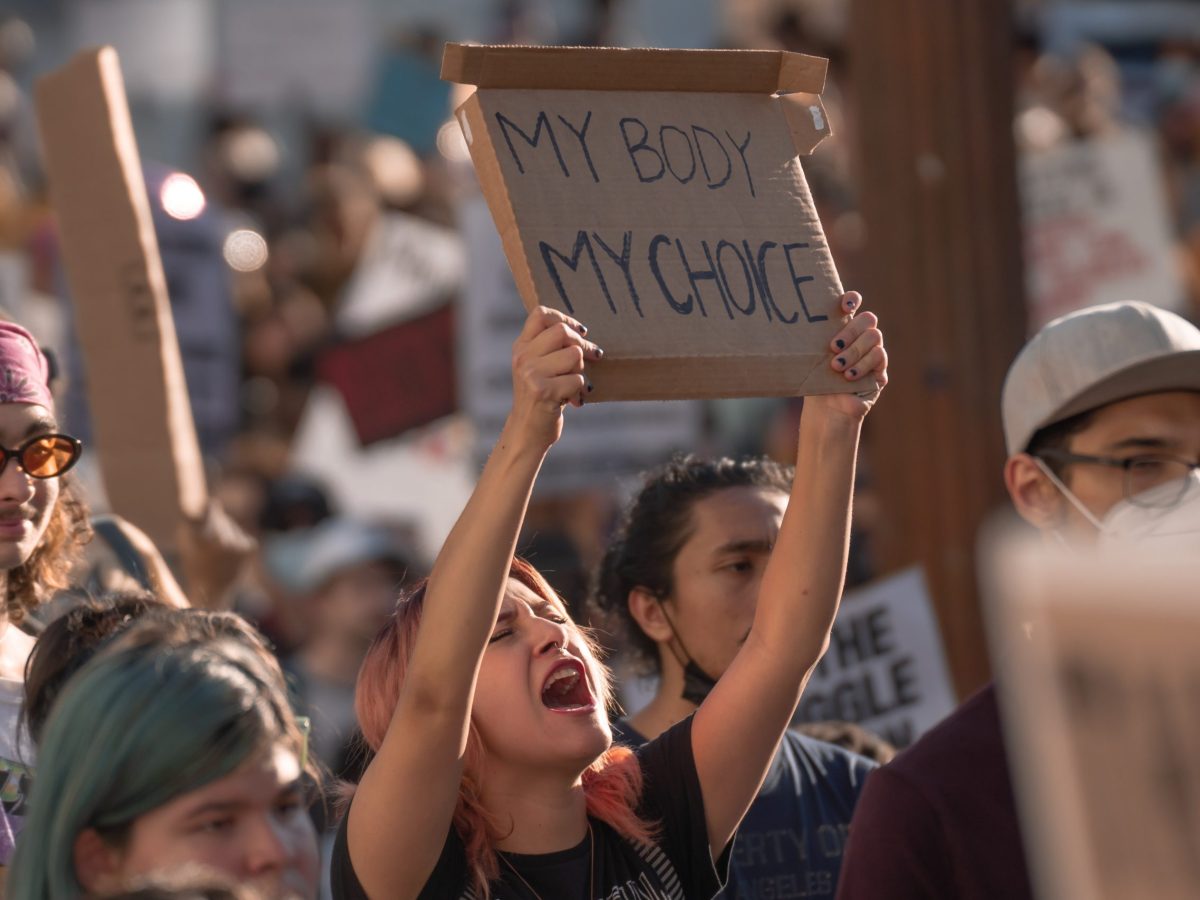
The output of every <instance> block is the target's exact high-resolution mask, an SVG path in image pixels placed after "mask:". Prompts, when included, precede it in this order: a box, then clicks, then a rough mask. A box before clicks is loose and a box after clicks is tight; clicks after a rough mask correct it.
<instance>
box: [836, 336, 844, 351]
mask: <svg viewBox="0 0 1200 900" xmlns="http://www.w3.org/2000/svg"><path fill="white" fill-rule="evenodd" d="M834 344H835V345H836V346H837V348H838V349H839V350H845V349H846V342H845V341H843V340H842V339H841V338H838V339H837V340H836V341H835V342H834Z"/></svg>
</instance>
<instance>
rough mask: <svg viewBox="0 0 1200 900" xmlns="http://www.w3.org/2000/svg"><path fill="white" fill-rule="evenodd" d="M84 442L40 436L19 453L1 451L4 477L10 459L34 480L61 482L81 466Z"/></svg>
mask: <svg viewBox="0 0 1200 900" xmlns="http://www.w3.org/2000/svg"><path fill="white" fill-rule="evenodd" d="M82 453H83V442H82V441H80V440H79V439H78V438H73V437H71V436H70V435H68V434H39V435H38V436H37V437H34V438H30V439H29V440H27V441H26V442H25V443H23V444H22V445H21V446H20V447H18V448H17V449H16V450H9V449H8V448H7V447H0V474H3V473H4V470H5V468H7V466H8V461H9V460H10V459H15V460H16V461H17V465H18V466H20V467H21V471H22V472H24V473H25V474H26V475H28V476H29V477H30V478H57V477H58V476H59V475H62V474H63V473H65V472H66V471H67V470H68V469H70V468H71V466H73V465H75V463H77V462H79V456H80V454H82Z"/></svg>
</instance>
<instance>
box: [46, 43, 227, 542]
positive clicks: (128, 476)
mask: <svg viewBox="0 0 1200 900" xmlns="http://www.w3.org/2000/svg"><path fill="white" fill-rule="evenodd" d="M36 100H37V114H38V125H39V128H40V132H41V140H42V147H43V151H44V154H45V162H46V168H47V171H48V172H49V180H50V196H51V200H52V201H53V204H54V209H55V212H56V213H57V216H58V223H59V230H60V235H61V240H62V253H63V258H64V260H65V262H66V269H67V278H68V281H69V284H70V288H71V295H72V297H73V298H74V302H75V305H76V308H75V316H76V323H77V328H78V331H79V340H80V343H81V345H82V347H83V352H84V354H85V357H86V362H87V371H88V397H89V400H90V403H91V409H92V416H93V419H94V427H95V434H96V446H95V447H94V448H89V449H90V450H91V451H92V452H96V453H97V454H98V455H99V458H100V465H101V469H102V471H103V473H104V481H105V486H106V488H107V493H108V497H109V500H110V502H111V504H112V508H113V510H114V511H115V512H117V513H119V514H120V515H122V516H124V517H125V518H127V519H129V520H130V521H131V522H133V523H135V524H136V525H137V526H138V527H139V528H141V529H142V530H144V531H145V532H146V533H147V534H149V535H150V537H151V538H152V539H153V540H154V542H155V543H156V544H157V545H158V546H159V547H160V548H162V549H163V550H164V551H169V550H170V549H171V548H174V547H175V546H176V544H177V529H178V527H179V525H180V522H181V519H182V517H185V516H186V517H189V518H199V517H200V516H201V515H202V514H203V513H204V510H205V506H206V503H207V489H206V487H205V481H204V469H203V466H202V464H201V459H200V448H199V445H198V443H197V441H196V429H195V425H194V424H193V422H192V411H191V407H190V406H189V404H188V396H187V386H186V384H185V382H184V374H183V365H182V363H181V361H180V356H179V345H178V343H177V341H176V339H175V325H174V321H173V320H172V318H171V306H170V303H169V301H168V297H167V284H166V278H165V277H164V275H163V268H162V261H161V260H160V258H159V253H158V244H157V242H156V239H155V233H154V223H153V221H152V220H151V216H150V207H149V202H148V200H147V197H146V187H145V182H144V181H143V178H142V166H141V161H140V159H139V157H138V152H137V143H136V141H135V139H134V134H133V127H132V124H131V122H130V118H129V107H128V104H127V102H126V99H125V90H124V85H123V83H122V80H121V70H120V65H119V63H118V61H117V54H116V51H114V50H113V49H112V48H111V47H104V48H101V49H99V50H91V51H86V52H84V53H81V54H79V55H78V56H77V57H75V59H74V60H72V61H71V62H70V63H68V64H67V65H66V66H64V67H63V68H62V69H59V70H58V71H56V72H53V73H51V74H50V75H47V76H46V77H44V78H42V79H41V80H40V81H39V82H38V84H37V87H36Z"/></svg>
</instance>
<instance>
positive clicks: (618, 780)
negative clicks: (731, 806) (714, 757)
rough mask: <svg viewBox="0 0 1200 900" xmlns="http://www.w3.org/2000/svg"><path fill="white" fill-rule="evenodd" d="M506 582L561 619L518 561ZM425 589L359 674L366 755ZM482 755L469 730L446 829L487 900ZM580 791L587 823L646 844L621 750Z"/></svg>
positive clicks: (593, 649)
mask: <svg viewBox="0 0 1200 900" xmlns="http://www.w3.org/2000/svg"><path fill="white" fill-rule="evenodd" d="M508 574H509V577H510V578H512V579H514V580H515V581H518V582H520V583H521V584H523V585H525V587H527V588H529V590H531V591H533V592H534V593H535V594H537V595H538V596H539V597H542V598H543V599H545V600H548V601H549V602H551V603H554V604H556V605H558V606H559V607H561V608H562V609H563V611H564V613H565V612H566V607H565V604H563V602H562V600H561V598H559V597H558V595H557V594H555V592H554V589H553V588H552V587H550V584H549V583H548V582H547V581H546V579H545V578H544V577H542V574H541V573H540V572H538V570H537V569H535V568H534V567H533V566H532V565H530V564H529V563H528V562H526V561H525V560H523V559H520V558H516V559H514V560H513V563H512V566H511V568H510V569H509V573H508ZM426 585H427V582H426V581H422V582H421V583H419V584H418V585H417V586H416V587H415V588H414V589H413V590H412V591H411V592H410V593H409V594H407V595H406V596H404V597H402V598H401V599H400V601H399V602H398V603H397V604H396V611H395V613H394V614H393V615H392V616H391V617H390V618H389V619H388V621H387V623H386V624H385V625H384V626H383V628H382V629H381V630H380V632H379V634H378V635H376V636H375V640H374V642H373V643H372V644H371V648H370V650H368V651H367V655H366V658H365V659H364V660H363V664H362V668H361V669H360V670H359V673H358V683H357V685H356V687H355V691H354V709H355V712H356V714H357V716H358V724H359V727H360V728H361V729H362V734H363V738H364V739H365V740H366V742H367V745H368V746H369V747H370V748H371V750H372V751H378V750H379V746H380V744H381V743H382V742H383V737H384V735H385V734H386V733H387V729H388V725H389V724H390V722H391V720H392V713H393V712H394V710H395V708H396V703H397V701H398V700H399V697H400V687H401V685H402V684H403V681H404V674H405V671H406V669H407V667H408V660H409V657H410V655H411V654H412V650H413V646H414V644H415V642H416V638H417V630H418V628H419V627H420V622H421V610H422V608H423V606H424V602H425V588H426ZM579 633H580V635H581V640H582V642H583V643H584V645H585V646H586V647H587V648H588V651H589V654H590V656H591V658H590V659H589V660H587V661H586V662H587V666H588V670H589V674H590V675H591V676H592V680H593V681H594V683H595V687H596V692H597V694H598V695H599V696H598V698H597V699H598V701H599V702H600V704H601V708H603V709H606V710H607V709H608V708H609V702H610V700H611V698H612V683H611V679H610V677H609V672H608V667H607V666H605V665H604V664H603V663H602V662H600V661H599V660H600V649H599V647H598V645H597V644H596V642H595V641H594V640H593V639H592V637H591V635H590V634H588V633H587V632H586V631H584V630H583V629H579ZM486 753H487V751H486V750H485V749H484V746H483V742H482V741H481V740H480V737H479V733H478V732H477V731H476V729H475V726H474V724H473V723H472V724H471V726H470V728H469V732H468V736H467V752H466V757H465V760H464V766H463V779H462V784H461V785H460V786H459V791H458V802H457V803H456V805H455V807H454V820H453V821H454V828H455V829H456V830H457V831H458V834H459V837H461V838H462V841H463V844H464V846H465V847H466V855H467V866H468V869H469V871H470V877H471V883H472V885H473V886H474V888H475V891H476V893H477V894H478V895H479V896H481V897H483V898H484V900H487V898H488V897H489V896H490V893H491V892H490V890H489V888H488V884H489V882H491V881H493V880H495V879H496V878H498V877H499V875H500V862H499V858H498V857H497V855H496V842H497V841H499V840H500V839H501V838H502V837H503V836H504V834H503V832H502V830H501V828H500V824H499V823H498V822H497V821H496V819H495V817H494V816H493V815H492V814H491V813H490V812H489V811H488V810H487V809H486V808H485V807H484V805H483V800H482V787H483V785H482V773H483V761H484V757H485V754H486ZM583 791H584V795H585V796H586V798H587V811H588V815H590V816H593V817H594V818H597V819H599V820H600V821H602V822H605V823H607V824H608V825H609V826H611V827H612V828H613V829H614V830H615V831H616V832H617V833H618V834H620V835H621V836H622V837H624V838H626V839H627V840H630V841H634V842H639V843H652V842H653V840H654V825H653V823H650V822H646V821H645V820H643V819H642V818H640V817H639V816H638V814H637V804H638V801H639V799H640V798H641V794H642V772H641V768H640V767H639V766H638V762H637V758H636V757H635V756H634V754H633V751H631V750H630V749H629V748H628V747H621V746H617V745H616V744H614V745H613V746H611V747H609V749H608V750H606V751H605V752H604V753H602V754H600V756H599V757H597V758H596V760H595V761H594V762H593V763H592V764H591V765H590V766H588V768H587V769H586V770H585V771H584V773H583Z"/></svg>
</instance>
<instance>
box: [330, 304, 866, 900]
mask: <svg viewBox="0 0 1200 900" xmlns="http://www.w3.org/2000/svg"><path fill="white" fill-rule="evenodd" d="M859 302H860V298H859V297H858V295H857V294H853V293H851V294H846V295H845V296H844V297H843V298H842V300H841V309H842V311H843V312H844V314H845V316H846V317H847V318H846V323H845V325H844V327H843V329H842V330H841V332H840V333H839V334H838V335H836V336H835V338H834V346H835V347H837V348H838V350H839V351H840V352H839V353H838V354H837V356H838V361H837V362H836V363H831V365H834V366H835V368H836V369H838V370H839V371H843V372H845V377H846V378H847V379H848V380H849V381H852V382H857V383H860V384H862V386H863V388H864V392H863V393H862V394H858V395H856V394H840V395H829V396H817V397H811V398H809V399H808V401H807V403H806V409H805V412H804V416H803V422H802V425H801V428H800V451H799V460H798V463H797V466H796V478H795V482H794V486H793V489H792V494H791V502H790V504H789V506H788V512H787V515H786V517H785V518H784V521H783V525H782V528H781V530H780V533H779V538H778V541H777V543H776V547H775V552H774V553H773V555H772V557H771V561H770V563H769V564H768V567H767V570H766V573H765V575H764V577H763V582H762V594H761V599H760V601H759V604H758V609H757V612H756V614H755V619H754V626H753V628H752V630H751V632H750V635H749V637H748V638H747V640H746V642H745V645H744V646H743V648H742V650H741V652H740V653H739V655H738V657H737V659H736V660H735V661H734V663H733V664H732V665H731V666H730V668H729V670H728V671H727V672H726V674H725V676H724V677H723V678H722V679H721V681H720V683H719V684H718V685H717V686H716V688H714V689H713V691H712V693H711V694H710V695H709V696H708V698H707V699H706V700H705V701H704V702H703V703H702V704H701V705H700V707H699V709H698V710H697V711H696V713H695V715H693V716H691V717H689V718H687V719H685V720H684V721H682V722H680V723H679V724H678V725H676V726H674V727H673V728H670V729H668V730H667V731H666V732H664V733H663V734H662V735H660V736H659V737H658V738H656V739H655V740H653V741H650V742H649V743H648V744H646V745H645V746H644V747H642V748H640V749H639V750H637V751H636V752H634V751H630V750H627V749H624V748H616V747H612V746H611V743H612V736H611V732H610V730H609V726H608V722H607V715H606V704H607V701H608V698H609V683H608V672H607V670H606V669H605V667H604V666H603V664H602V663H601V662H600V661H599V659H598V657H597V653H596V650H595V646H594V644H593V643H592V641H591V639H590V638H589V636H588V635H587V634H586V633H585V632H584V631H583V630H581V629H580V628H579V627H578V626H576V625H575V624H574V623H573V622H572V621H571V620H570V617H569V616H568V614H567V611H566V608H565V606H564V605H563V603H562V601H561V600H560V599H559V598H558V597H557V596H555V594H554V593H553V591H552V590H551V589H550V588H549V586H548V585H547V584H546V582H545V580H544V579H543V578H542V577H541V576H540V575H539V574H538V573H537V572H536V571H535V570H534V569H533V568H532V567H531V566H529V565H527V564H525V563H523V562H521V561H519V560H514V558H513V553H514V549H515V546H516V542H517V535H518V533H519V532H520V529H521V523H522V520H523V518H524V515H525V510H526V506H527V504H528V501H529V496H530V493H531V491H532V489H533V484H534V481H535V479H536V478H537V474H538V470H539V468H540V466H541V463H542V459H543V458H544V456H545V454H546V452H547V451H548V450H549V449H550V447H551V446H553V444H554V443H555V442H556V441H557V440H558V438H559V436H560V435H561V433H562V428H563V407H564V406H565V405H566V404H568V403H570V404H571V405H576V406H577V405H581V404H582V403H583V402H584V399H585V397H586V393H587V387H588V381H587V379H586V377H585V375H584V372H585V363H586V361H588V360H597V359H600V357H601V356H602V351H601V350H600V348H599V347H597V346H595V345H594V344H592V343H590V342H589V341H588V340H587V339H586V338H585V337H584V335H585V334H586V328H585V327H584V326H583V325H581V324H580V323H578V322H576V321H575V320H573V319H571V318H569V317H567V316H565V315H563V314H561V313H558V312H555V311H553V310H549V309H544V308H539V309H536V310H534V311H533V312H532V313H531V314H530V315H529V318H528V320H527V321H526V324H525V328H524V331H523V332H522V334H521V336H520V337H519V338H518V340H517V342H516V344H515V345H514V347H513V388H514V390H513V393H514V398H513V408H512V412H511V413H510V415H509V418H508V421H507V423H506V424H505V427H504V430H503V432H502V433H501V436H500V440H499V442H498V443H497V445H496V448H495V450H494V451H493V453H492V456H491V458H490V459H489V460H488V463H487V465H486V466H485V467H484V470H483V473H482V475H481V477H480V480H479V484H478V486H477V487H476V489H475V493H474V495H473V496H472V498H471V500H470V502H469V503H468V504H467V507H466V509H465V510H464V511H463V513H462V515H461V517H460V518H459V520H458V523H457V524H456V525H455V527H454V529H453V531H452V532H451V534H450V536H449V537H448V538H447V540H446V543H445V546H444V547H443V548H442V552H441V554H440V555H439V557H438V560H437V563H436V564H435V566H434V569H433V574H432V575H431V576H430V578H429V580H428V581H427V582H426V583H425V584H424V585H422V586H421V587H420V588H418V589H417V590H416V591H414V592H413V593H412V594H410V595H408V596H406V597H404V598H402V599H401V600H400V602H399V603H398V604H397V608H396V612H395V614H394V615H393V617H392V618H391V620H390V621H389V623H388V624H387V625H386V626H385V627H384V629H383V631H382V632H381V633H380V635H379V636H378V637H377V638H376V641H375V643H374V645H373V646H372V648H371V650H370V652H369V653H368V655H367V659H366V661H365V662H364V664H363V668H362V672H361V673H360V675H359V682H358V692H357V708H358V715H359V721H360V724H361V726H362V730H363V734H364V736H365V738H366V740H367V742H368V743H369V744H370V745H371V748H372V749H373V750H374V751H375V756H374V758H373V760H372V761H371V764H370V766H369V767H368V769H367V771H366V773H365V774H364V776H363V779H362V781H361V783H360V785H359V788H358V790H357V792H356V793H355V795H354V797H353V800H352V802H351V804H350V808H349V811H348V813H347V815H346V817H345V819H344V821H343V822H342V825H341V828H340V830H339V832H338V835H337V840H336V843H335V845H334V852H333V862H332V880H333V894H334V896H335V897H339V898H360V897H374V898H385V897H386V898H395V897H401V898H443V897H446V898H460V897H474V898H485V897H505V898H510V897H519V898H523V900H533V898H546V900H549V898H578V897H585V898H588V900H592V898H598V897H608V896H611V895H614V894H615V895H621V892H622V891H623V890H626V889H627V890H629V891H630V892H631V893H632V892H635V891H640V892H641V893H642V894H644V895H653V896H664V897H671V898H681V900H682V898H688V900H696V898H703V897H711V896H712V895H713V894H715V893H716V892H717V891H718V890H719V888H720V887H721V884H722V882H723V880H724V873H725V871H726V865H727V857H728V854H727V850H728V847H729V845H730V842H731V839H732V838H733V835H734V832H735V830H736V828H737V825H738V822H739V821H740V820H741V818H742V815H743V814H744V813H745V811H746V808H747V807H748V806H749V805H750V802H751V801H752V800H753V799H754V796H755V793H756V791H757V790H758V786H759V784H760V782H761V781H762V778H763V774H764V773H765V771H766V770H767V767H768V765H769V764H770V761H771V758H772V754H773V753H774V750H775V747H776V745H777V744H778V742H779V739H780V736H781V735H782V734H783V731H784V729H785V728H786V727H787V724H788V721H789V720H790V718H791V715H792V712H793V710H794V709H795V707H796V704H797V702H798V700H799V698H800V694H801V692H802V691H803V689H804V685H805V683H806V681H807V679H808V677H809V674H810V673H811V671H812V669H813V667H814V666H815V665H816V662H817V660H818V659H819V658H820V656H821V653H822V652H823V650H824V648H825V645H826V643H827V641H828V636H829V629H830V627H831V625H832V623H833V618H834V614H835V613H836V611H837V606H838V601H839V599H840V596H841V590H842V580H843V576H844V572H845V566H846V549H847V539H848V534H849V522H850V500H851V491H852V488H851V486H852V484H853V480H854V468H855V456H856V453H857V448H858V437H859V431H860V429H861V426H862V420H863V418H864V416H865V415H866V414H867V412H868V411H869V410H870V408H871V406H872V404H873V403H874V401H875V398H876V397H877V396H878V393H879V390H880V389H881V388H882V387H883V386H884V384H885V383H886V381H887V375H886V370H887V355H886V353H885V351H884V349H883V342H882V336H881V334H880V332H879V330H878V329H877V328H876V327H875V325H876V320H875V317H874V316H873V315H871V314H870V313H863V314H860V315H858V316H855V315H854V313H855V312H856V310H857V308H858V305H859Z"/></svg>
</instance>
